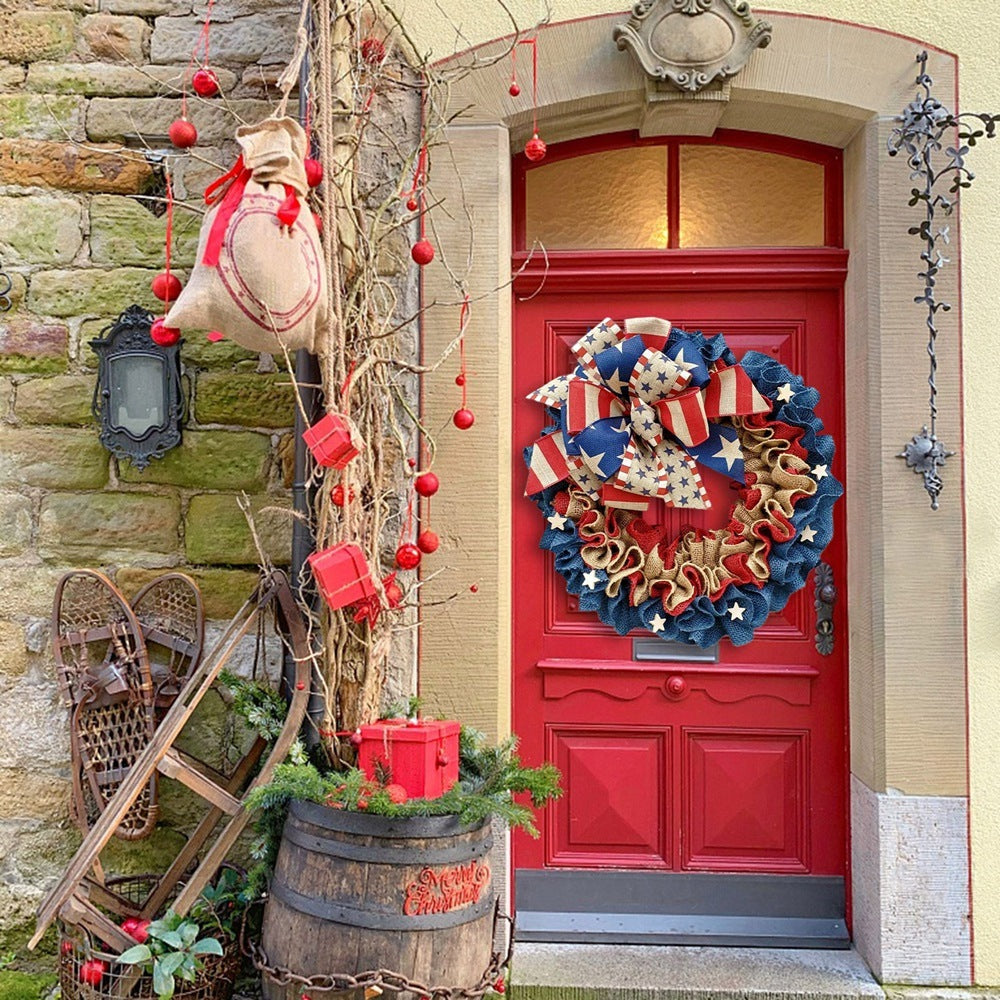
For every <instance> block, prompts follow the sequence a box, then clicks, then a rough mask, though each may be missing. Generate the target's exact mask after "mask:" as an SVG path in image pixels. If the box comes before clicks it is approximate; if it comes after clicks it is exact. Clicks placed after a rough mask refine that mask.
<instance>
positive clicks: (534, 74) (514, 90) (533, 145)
mask: <svg viewBox="0 0 1000 1000" xmlns="http://www.w3.org/2000/svg"><path fill="white" fill-rule="evenodd" d="M518 45H530V46H531V133H532V135H531V138H530V139H529V140H528V141H527V142H526V143H525V145H524V155H525V156H526V157H527V158H528V159H529V160H531V162H532V163H538V162H540V161H541V160H544V159H545V153H546V146H545V143H544V142H543V141H542V140H541V139H540V138H539V137H538V39H537V38H524V39H522V40H521V41H520V42H518ZM516 53H517V46H516V45H515V46H514V48H513V49H512V50H511V64H512V67H513V68H512V76H511V83H510V94H511V97H517V95H518V94H519V93H520V92H521V88H520V87H518V85H517V55H516Z"/></svg>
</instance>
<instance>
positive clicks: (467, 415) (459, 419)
mask: <svg viewBox="0 0 1000 1000" xmlns="http://www.w3.org/2000/svg"><path fill="white" fill-rule="evenodd" d="M451 420H452V423H454V425H455V426H456V427H457V428H458V429H459V430H460V431H467V430H468V429H469V428H470V427H471V426H472V425H473V424H474V423H475V422H476V415H475V414H474V413H473V412H472V410H464V409H463V410H456V411H455V415H454V416H453V417H452V418H451Z"/></svg>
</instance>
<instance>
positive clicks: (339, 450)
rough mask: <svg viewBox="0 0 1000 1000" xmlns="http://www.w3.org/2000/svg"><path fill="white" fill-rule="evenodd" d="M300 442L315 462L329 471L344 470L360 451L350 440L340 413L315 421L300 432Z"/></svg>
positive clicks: (347, 427)
mask: <svg viewBox="0 0 1000 1000" xmlns="http://www.w3.org/2000/svg"><path fill="white" fill-rule="evenodd" d="M302 440H303V441H305V443H306V444H307V445H308V446H309V450H310V451H311V452H312V453H313V457H314V458H315V459H316V461H317V462H319V464H320V465H325V466H327V467H328V468H331V469H342V468H344V466H345V465H347V463H348V462H350V460H351V459H352V458H354V456H355V455H357V454H359V453H360V451H361V449H360V447H358V446H357V445H355V444H354V442H353V441H352V440H351V428H350V425H349V423H348V420H347V418H346V417H345V416H344V415H343V414H342V413H328V414H327V415H326V416H325V417H323V419H322V420H317V421H316V423H315V424H313V425H312V427H310V428H308V429H307V430H305V431H303V432H302Z"/></svg>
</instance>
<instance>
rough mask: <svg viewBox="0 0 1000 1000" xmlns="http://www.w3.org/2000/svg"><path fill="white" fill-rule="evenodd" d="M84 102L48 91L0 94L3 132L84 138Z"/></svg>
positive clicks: (27, 136) (20, 135)
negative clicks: (50, 93) (53, 94)
mask: <svg viewBox="0 0 1000 1000" xmlns="http://www.w3.org/2000/svg"><path fill="white" fill-rule="evenodd" d="M83 110H84V101H83V99H82V98H79V97H70V96H65V95H64V96H58V95H57V96H52V97H50V96H49V95H48V94H0V135H3V136H4V137H5V138H8V139H14V138H24V139H62V140H65V139H82V138H84V132H83Z"/></svg>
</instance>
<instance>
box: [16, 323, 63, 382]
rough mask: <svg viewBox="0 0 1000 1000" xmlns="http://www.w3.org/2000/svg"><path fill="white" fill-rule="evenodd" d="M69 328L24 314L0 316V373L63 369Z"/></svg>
mask: <svg viewBox="0 0 1000 1000" xmlns="http://www.w3.org/2000/svg"><path fill="white" fill-rule="evenodd" d="M68 349H69V329H68V327H66V326H63V325H62V324H61V323H46V322H45V321H44V320H41V319H38V318H37V317H35V316H29V315H27V314H24V313H8V314H7V315H3V314H0V372H53V371H62V370H64V369H65V368H66V363H67V351H68Z"/></svg>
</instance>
